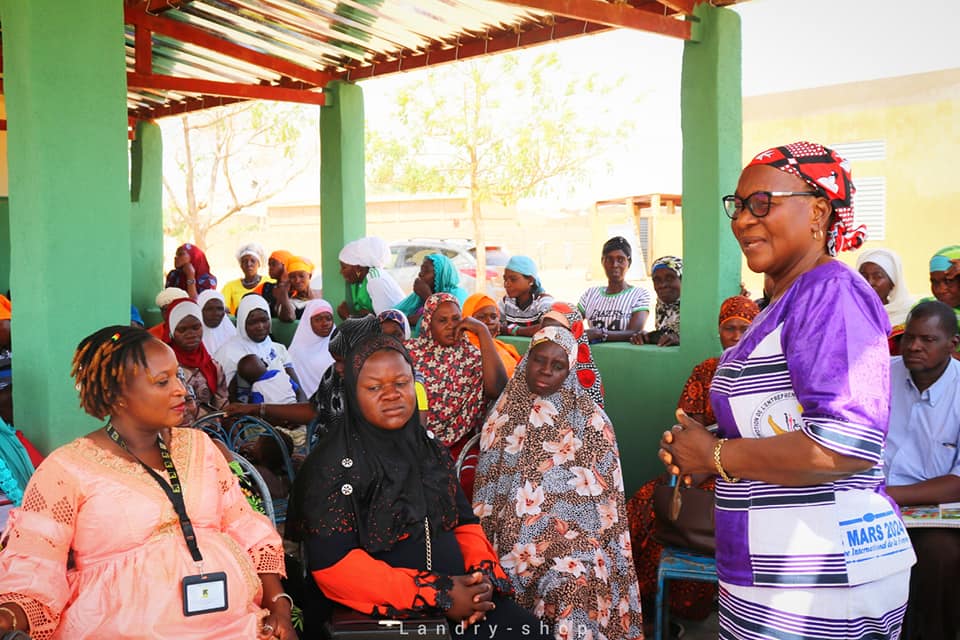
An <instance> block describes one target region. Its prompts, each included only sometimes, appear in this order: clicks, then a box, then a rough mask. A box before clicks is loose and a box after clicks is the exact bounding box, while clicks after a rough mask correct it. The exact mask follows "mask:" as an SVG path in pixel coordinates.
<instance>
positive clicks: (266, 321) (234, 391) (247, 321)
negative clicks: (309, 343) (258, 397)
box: [213, 294, 303, 401]
mask: <svg viewBox="0 0 960 640" xmlns="http://www.w3.org/2000/svg"><path fill="white" fill-rule="evenodd" d="M270 326H271V325H270V307H269V306H268V305H267V301H266V300H264V299H263V297H262V296H258V295H256V294H250V295H247V296H245V297H244V298H243V299H242V300H240V306H239V307H238V308H237V335H235V336H234V337H233V338H231V339H230V340H229V341H227V342H226V343H225V344H224V345H223V346H222V347H220V348H219V349H217V352H216V353H215V354H213V358H214V360H216V361H217V362H219V363H220V366H221V367H223V375H224V377H225V378H226V380H227V383H228V385H229V389H230V399H231V401H232V400H234V398H238V397H242V396H245V395H246V393H245V392H246V391H247V390H248V387H249V385H248V384H247V383H246V382H245V381H243V380H242V379H241V378H240V377H239V376H237V375H236V373H237V363H238V362H240V358H242V357H243V356H245V355H248V354H254V355H258V356H260V358H262V359H263V361H264V362H265V363H266V364H267V369H268V370H270V369H277V370H278V371H286V373H287V375H289V376H290V377H291V378H292V379H293V381H294V382H296V383H297V385H298V386H299V384H300V379H299V378H298V377H297V374H296V371H295V369H294V366H293V360H291V359H290V354H289V353H287V348H286V347H284V346H283V345H282V344H280V343H278V342H274V341H273V340H271V339H270ZM238 394H239V395H238ZM297 396H298V398H300V399H302V396H303V391H302V389H301V390H298V392H297Z"/></svg>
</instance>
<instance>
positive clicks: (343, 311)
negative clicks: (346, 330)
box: [337, 300, 350, 320]
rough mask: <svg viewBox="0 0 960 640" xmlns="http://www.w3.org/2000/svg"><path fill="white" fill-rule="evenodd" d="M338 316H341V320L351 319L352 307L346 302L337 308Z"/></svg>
mask: <svg viewBox="0 0 960 640" xmlns="http://www.w3.org/2000/svg"><path fill="white" fill-rule="evenodd" d="M337 315H338V316H340V319H341V320H346V319H347V318H349V317H350V306H349V305H348V304H347V301H346V300H344V301H343V302H341V303H340V305H339V306H338V307H337Z"/></svg>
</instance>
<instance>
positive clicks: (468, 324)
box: [457, 316, 490, 337]
mask: <svg viewBox="0 0 960 640" xmlns="http://www.w3.org/2000/svg"><path fill="white" fill-rule="evenodd" d="M466 331H469V332H470V333H472V334H474V335H475V336H477V337H479V336H481V335H483V334H484V333H485V334H487V335H490V330H489V329H487V325H485V324H483V323H482V322H480V321H479V320H477V319H476V318H474V317H472V316H467V317H466V318H463V319H462V320H460V324H458V325H457V335H458V336H463V334H464V332H466Z"/></svg>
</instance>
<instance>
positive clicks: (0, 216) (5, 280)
mask: <svg viewBox="0 0 960 640" xmlns="http://www.w3.org/2000/svg"><path fill="white" fill-rule="evenodd" d="M8 289H10V199H9V198H0V294H5V293H6V292H7V290H8Z"/></svg>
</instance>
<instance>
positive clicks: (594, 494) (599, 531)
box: [473, 327, 643, 640]
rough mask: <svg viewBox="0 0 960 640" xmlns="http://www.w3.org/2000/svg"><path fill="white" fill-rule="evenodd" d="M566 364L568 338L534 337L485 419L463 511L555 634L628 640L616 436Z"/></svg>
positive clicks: (633, 604) (628, 581) (573, 347)
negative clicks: (469, 510)
mask: <svg viewBox="0 0 960 640" xmlns="http://www.w3.org/2000/svg"><path fill="white" fill-rule="evenodd" d="M576 359H577V341H576V340H575V339H574V338H573V336H572V335H571V334H570V332H569V331H567V330H565V329H562V328H560V327H547V328H545V329H542V330H541V331H539V332H538V333H537V334H536V335H534V336H533V340H532V341H531V347H530V351H529V352H528V353H527V355H526V356H525V357H524V359H523V361H522V362H521V363H520V365H519V366H518V367H517V371H516V374H515V375H514V377H513V379H512V380H511V381H510V382H509V383H508V384H507V388H506V389H505V390H504V392H503V395H501V396H500V400H498V401H497V405H496V408H495V409H494V410H493V412H492V413H491V414H490V417H489V418H488V419H487V422H486V424H484V427H483V431H482V435H481V437H480V451H481V454H480V464H479V466H478V469H477V478H476V485H475V488H474V500H473V509H474V513H476V514H477V515H478V516H479V517H480V523H481V524H482V525H483V529H484V531H485V532H486V534H487V537H488V538H489V539H490V540H491V542H493V545H494V549H496V551H497V553H498V555H499V556H500V562H501V564H502V565H503V567H504V569H505V570H506V572H507V574H508V575H509V576H510V579H511V581H512V582H513V587H514V589H515V591H516V598H517V602H518V603H519V604H520V605H522V606H524V607H527V608H529V609H531V610H532V611H533V612H534V614H535V615H537V616H539V617H542V618H543V619H544V620H547V621H549V622H550V623H551V624H554V625H555V635H556V637H557V638H563V637H570V638H584V637H591V636H592V637H593V638H608V639H609V640H620V639H628V638H639V637H641V636H642V633H643V631H642V629H643V621H642V618H641V613H640V600H639V593H638V588H637V578H636V574H635V573H634V567H633V557H632V553H631V546H630V531H629V530H628V527H627V516H626V510H625V507H624V497H623V476H622V474H621V470H620V454H619V451H618V448H617V440H616V436H615V435H614V432H613V425H611V424H610V420H609V419H608V418H607V416H606V414H605V413H604V412H603V410H602V409H600V408H599V407H598V406H597V404H596V403H595V402H594V401H593V399H592V398H591V397H590V395H589V394H588V393H587V391H586V390H585V389H584V388H583V387H582V386H581V385H580V384H579V383H578V382H577V379H576V374H575V366H576Z"/></svg>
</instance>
